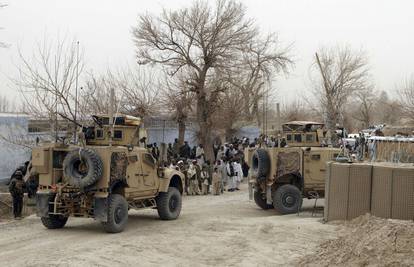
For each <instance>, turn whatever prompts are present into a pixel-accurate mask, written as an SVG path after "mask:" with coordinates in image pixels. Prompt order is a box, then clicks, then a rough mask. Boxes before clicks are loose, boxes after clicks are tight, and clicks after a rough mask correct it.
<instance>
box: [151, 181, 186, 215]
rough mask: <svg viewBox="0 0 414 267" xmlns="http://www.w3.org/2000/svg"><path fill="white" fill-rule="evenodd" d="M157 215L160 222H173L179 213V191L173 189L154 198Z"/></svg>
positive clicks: (180, 204) (180, 201)
mask: <svg viewBox="0 0 414 267" xmlns="http://www.w3.org/2000/svg"><path fill="white" fill-rule="evenodd" d="M156 201H157V210H158V215H159V216H160V219H161V220H175V219H177V218H178V216H179V215H180V212H181V206H182V199H181V194H180V191H178V189H177V188H175V187H170V188H168V192H161V193H160V194H159V195H158V197H157V198H156Z"/></svg>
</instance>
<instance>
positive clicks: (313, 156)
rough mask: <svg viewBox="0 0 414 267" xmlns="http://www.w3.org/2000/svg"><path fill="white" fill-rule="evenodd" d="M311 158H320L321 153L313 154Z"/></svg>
mask: <svg viewBox="0 0 414 267" xmlns="http://www.w3.org/2000/svg"><path fill="white" fill-rule="evenodd" d="M311 159H312V160H320V159H321V155H319V154H314V155H312V156H311Z"/></svg>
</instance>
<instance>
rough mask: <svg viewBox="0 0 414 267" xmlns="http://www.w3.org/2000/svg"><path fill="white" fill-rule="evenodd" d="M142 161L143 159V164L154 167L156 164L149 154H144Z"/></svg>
mask: <svg viewBox="0 0 414 267" xmlns="http://www.w3.org/2000/svg"><path fill="white" fill-rule="evenodd" d="M143 159H144V162H145V163H147V164H149V165H153V166H155V163H156V162H155V159H154V158H153V157H152V155H151V154H148V153H145V154H144V158H143Z"/></svg>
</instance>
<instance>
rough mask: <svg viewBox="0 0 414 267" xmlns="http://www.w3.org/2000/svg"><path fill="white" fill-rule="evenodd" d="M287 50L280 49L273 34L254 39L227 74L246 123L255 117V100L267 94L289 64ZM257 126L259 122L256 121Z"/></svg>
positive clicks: (258, 120)
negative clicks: (234, 89)
mask: <svg viewBox="0 0 414 267" xmlns="http://www.w3.org/2000/svg"><path fill="white" fill-rule="evenodd" d="M288 52H289V48H282V47H280V42H279V41H278V39H277V36H276V34H274V33H272V34H269V35H267V36H266V37H265V38H257V39H255V40H254V41H253V42H251V43H247V44H246V45H245V46H244V48H243V51H242V52H241V59H240V62H239V64H236V65H235V67H233V69H232V70H231V71H229V74H230V77H229V80H230V82H231V83H232V84H233V85H234V86H235V87H236V88H237V89H238V90H240V93H241V95H242V96H243V98H242V99H241V102H240V103H242V105H243V113H244V115H245V118H246V119H247V120H248V121H251V120H252V119H253V118H254V116H255V115H256V116H257V115H258V114H259V101H260V100H261V99H262V98H263V96H264V95H266V94H268V93H269V92H268V91H269V88H271V86H265V85H266V84H267V85H270V84H271V82H272V79H273V78H274V77H275V75H276V74H277V73H278V72H280V71H284V72H285V73H286V72H287V70H288V67H289V66H291V65H292V64H293V61H292V60H291V58H290V56H289V55H288ZM256 119H257V122H258V123H259V125H260V121H261V120H260V119H259V118H256Z"/></svg>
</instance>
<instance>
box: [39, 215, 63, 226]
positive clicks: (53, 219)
mask: <svg viewBox="0 0 414 267" xmlns="http://www.w3.org/2000/svg"><path fill="white" fill-rule="evenodd" d="M40 219H41V220H42V223H43V225H44V226H45V227H46V228H47V229H59V228H63V226H65V224H66V222H67V221H68V217H64V216H61V215H49V216H48V217H41V218H40Z"/></svg>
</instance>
